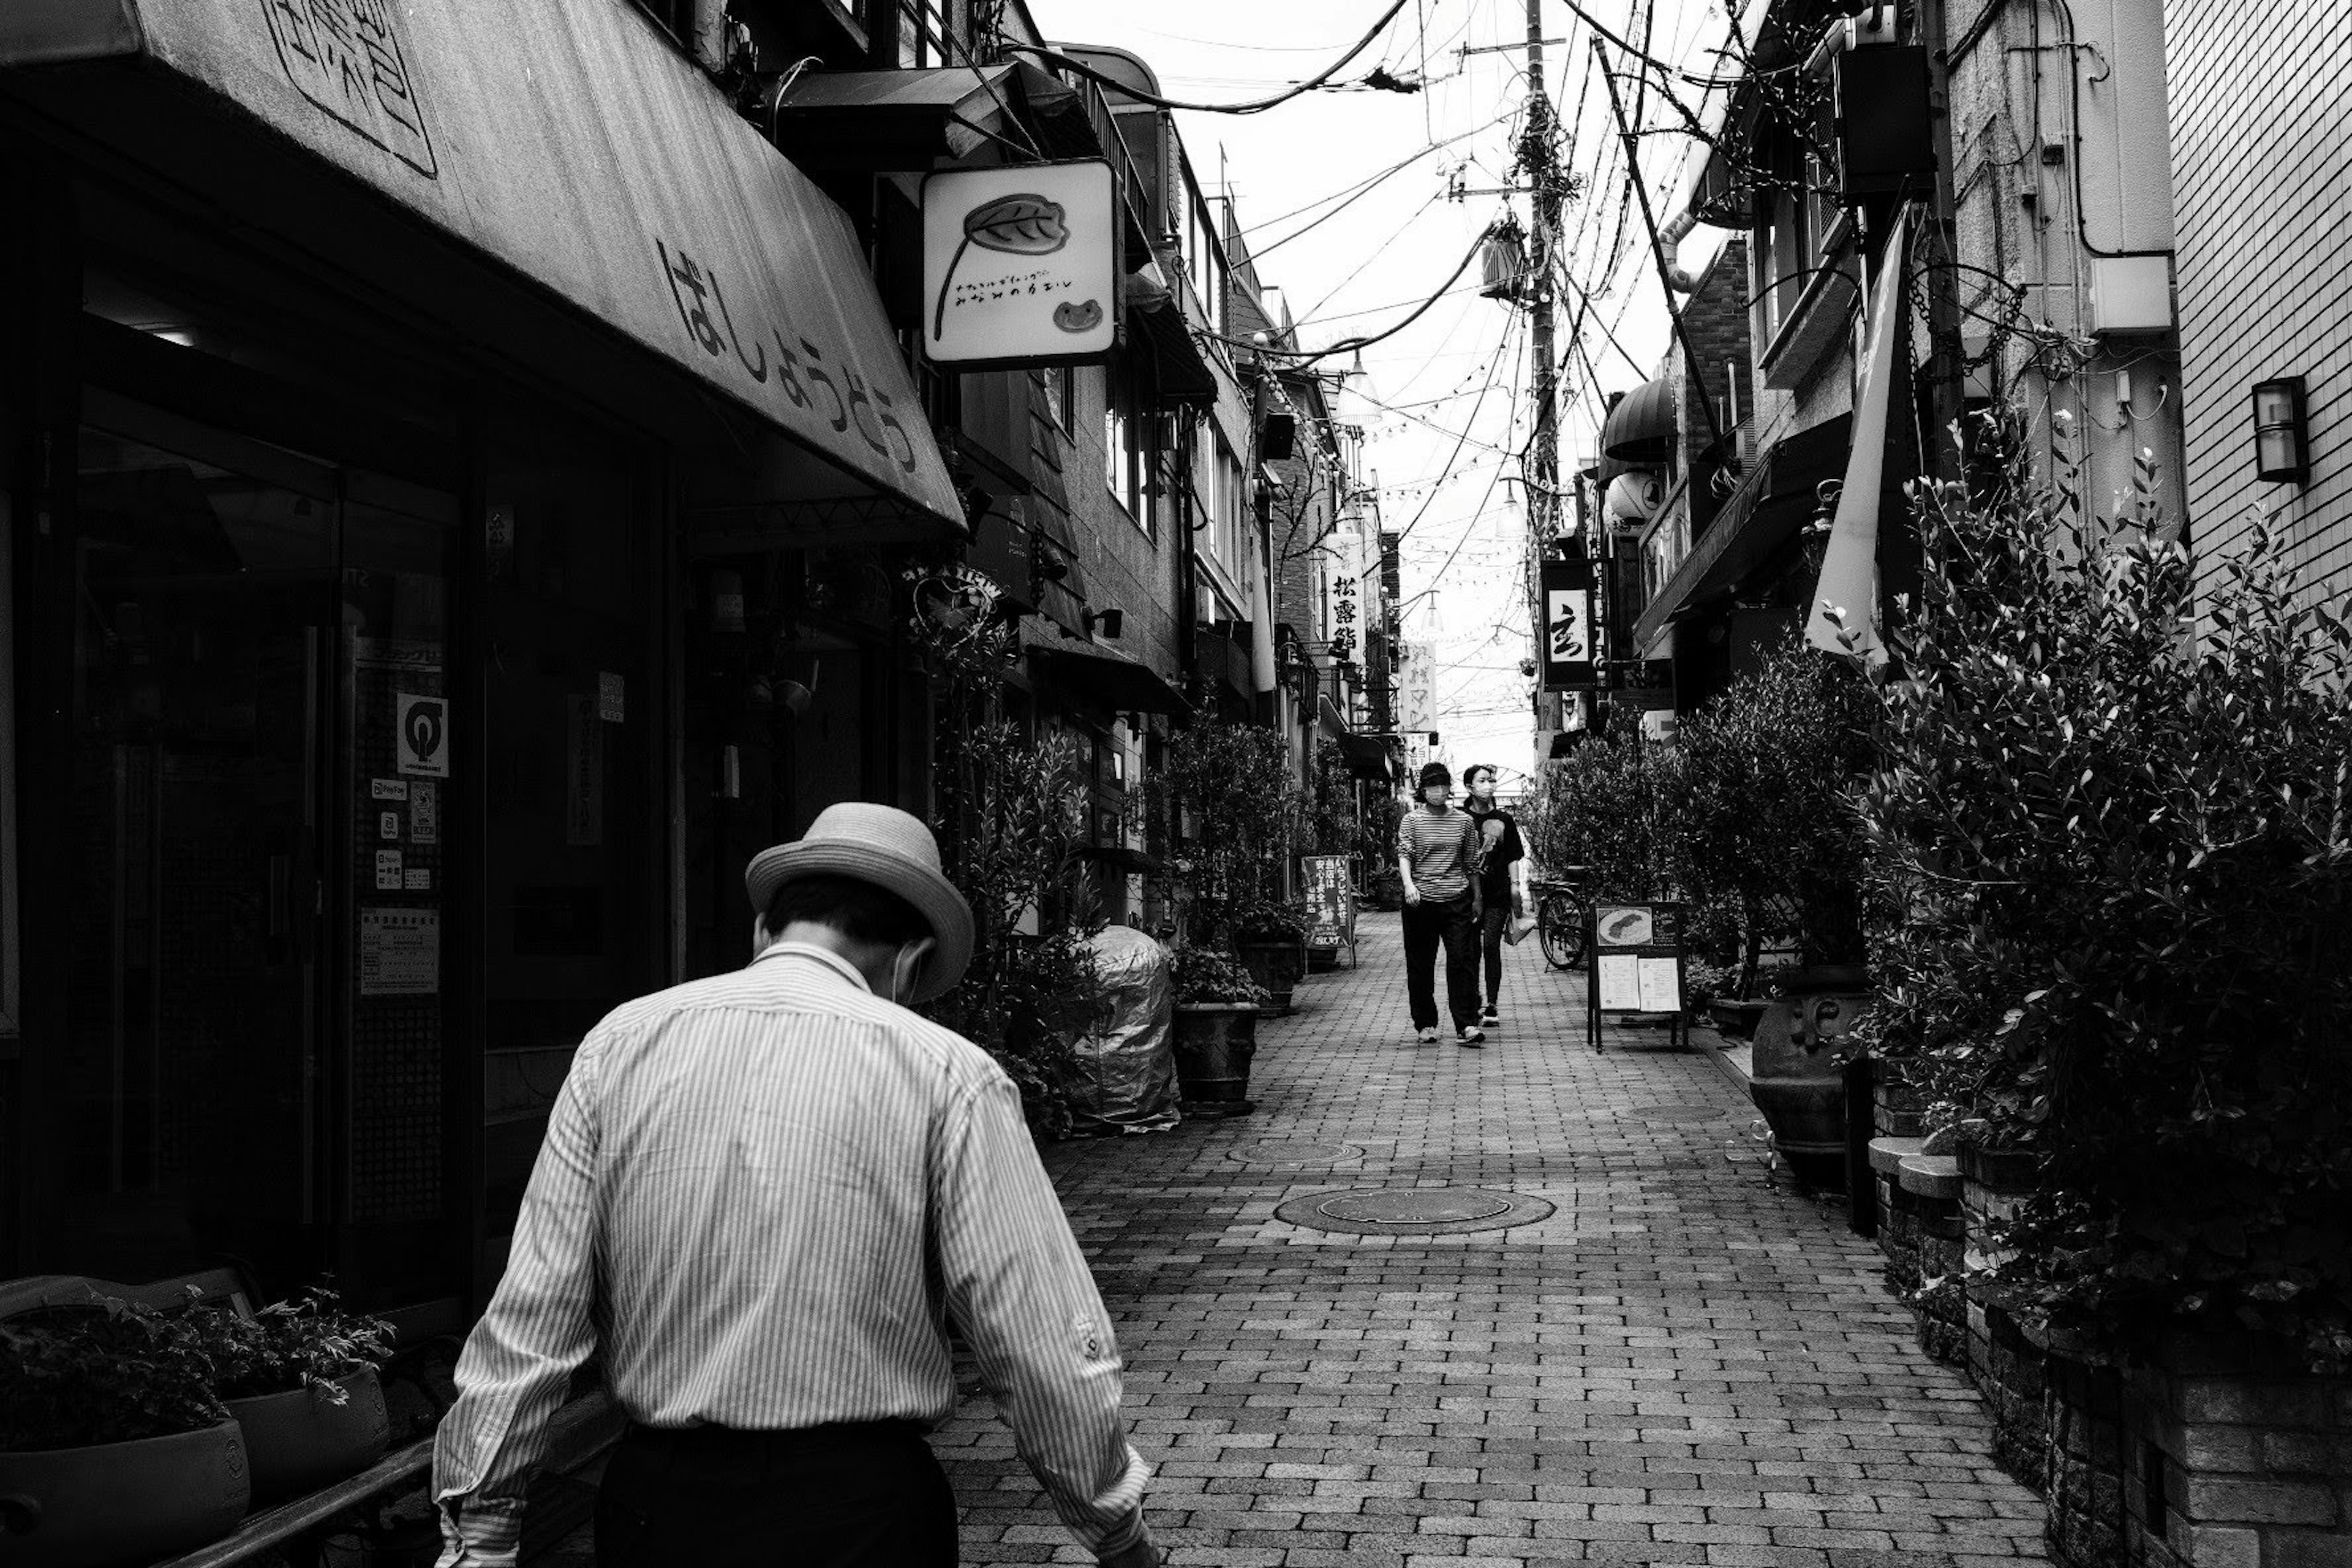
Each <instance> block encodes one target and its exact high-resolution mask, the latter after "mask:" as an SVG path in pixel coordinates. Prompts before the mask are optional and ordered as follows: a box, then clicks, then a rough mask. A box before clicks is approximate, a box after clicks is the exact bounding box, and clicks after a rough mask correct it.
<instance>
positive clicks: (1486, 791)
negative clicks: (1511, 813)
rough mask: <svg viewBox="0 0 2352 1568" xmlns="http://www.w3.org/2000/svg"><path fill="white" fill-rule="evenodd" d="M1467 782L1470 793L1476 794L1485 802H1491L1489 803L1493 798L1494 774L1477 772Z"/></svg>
mask: <svg viewBox="0 0 2352 1568" xmlns="http://www.w3.org/2000/svg"><path fill="white" fill-rule="evenodd" d="M1469 784H1470V793H1471V794H1472V795H1475V796H1476V797H1477V798H1478V799H1479V800H1482V801H1486V802H1487V803H1489V804H1491V803H1492V802H1493V801H1494V798H1495V775H1494V774H1492V773H1479V774H1477V775H1476V776H1475V777H1474V778H1472V779H1471V780H1470V781H1469Z"/></svg>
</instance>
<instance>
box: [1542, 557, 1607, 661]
mask: <svg viewBox="0 0 2352 1568" xmlns="http://www.w3.org/2000/svg"><path fill="white" fill-rule="evenodd" d="M1542 584H1543V689H1545V690H1546V691H1566V690H1571V689H1576V688H1579V687H1589V686H1591V685H1592V684H1593V682H1594V666H1593V657H1594V656H1593V647H1592V637H1593V630H1592V610H1593V575H1592V563H1591V562H1589V561H1547V562H1545V563H1543V578H1542Z"/></svg>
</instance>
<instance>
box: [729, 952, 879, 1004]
mask: <svg viewBox="0 0 2352 1568" xmlns="http://www.w3.org/2000/svg"><path fill="white" fill-rule="evenodd" d="M772 958H807V959H814V961H815V962H816V963H818V964H820V965H822V966H823V967H824V968H826V969H830V970H832V971H833V972H834V973H836V974H838V975H840V976H841V977H842V978H843V979H845V980H846V981H848V982H849V983H850V984H852V985H855V986H856V987H857V988H858V989H859V990H860V991H863V992H865V993H866V994H867V995H869V996H870V995H872V994H873V993H874V987H872V986H871V985H868V984H866V976H864V975H863V974H860V973H857V966H856V964H854V963H850V962H849V960H847V959H845V958H844V957H842V956H841V954H839V953H837V952H834V951H833V950H832V949H831V948H829V947H819V946H817V945H816V944H815V943H814V942H775V943H772V944H771V945H770V946H769V947H767V948H766V949H764V950H763V951H762V952H761V953H760V954H759V955H758V956H757V957H755V958H753V959H752V960H751V962H752V963H767V962H768V961H769V960H770V959H772Z"/></svg>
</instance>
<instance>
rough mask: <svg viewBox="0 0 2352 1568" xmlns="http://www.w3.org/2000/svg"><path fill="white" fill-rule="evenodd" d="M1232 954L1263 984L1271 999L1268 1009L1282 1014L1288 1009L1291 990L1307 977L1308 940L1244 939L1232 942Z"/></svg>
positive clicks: (1252, 977) (1284, 1014)
mask: <svg viewBox="0 0 2352 1568" xmlns="http://www.w3.org/2000/svg"><path fill="white" fill-rule="evenodd" d="M1234 957H1236V958H1238V959H1239V960H1240V961H1241V965H1242V967H1243V968H1244V969H1246V970H1248V971H1249V973H1250V978H1251V979H1253V980H1255V981H1256V982H1257V983H1258V984H1260V985H1263V986H1265V988H1266V990H1267V992H1268V993H1269V994H1272V996H1273V998H1274V1001H1273V1005H1272V1006H1271V1007H1270V1008H1269V1009H1268V1010H1269V1011H1271V1012H1273V1013H1276V1014H1279V1015H1282V1016H1288V1014H1289V1013H1290V1010H1291V1007H1290V994H1291V993H1292V992H1293V991H1294V990H1296V989H1297V985H1298V983H1299V982H1300V981H1301V980H1304V979H1305V978H1306V977H1307V943H1306V942H1305V941H1303V940H1301V941H1298V942H1289V941H1283V942H1237V943H1235V944H1234Z"/></svg>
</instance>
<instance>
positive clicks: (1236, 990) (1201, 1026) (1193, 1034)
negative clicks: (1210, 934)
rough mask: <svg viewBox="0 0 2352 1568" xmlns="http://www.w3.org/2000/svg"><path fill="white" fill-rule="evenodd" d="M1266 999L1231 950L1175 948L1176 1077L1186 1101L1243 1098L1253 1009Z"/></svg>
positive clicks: (1253, 1048) (1252, 1048)
mask: <svg viewBox="0 0 2352 1568" xmlns="http://www.w3.org/2000/svg"><path fill="white" fill-rule="evenodd" d="M1269 999H1270V998H1269V997H1268V995H1267V994H1266V991H1265V987H1264V986H1262V985H1260V984H1258V983H1257V982H1256V981H1255V980H1253V979H1251V978H1250V973H1249V971H1247V970H1246V969H1244V968H1243V967H1242V966H1241V963H1239V961H1237V960H1236V959H1235V958H1234V956H1233V955H1232V954H1231V953H1227V952H1215V951H1213V950H1212V949H1208V948H1200V947H1192V946H1184V947H1180V948H1178V949H1177V950H1176V1079H1177V1081H1178V1083H1179V1084H1180V1085H1181V1087H1182V1090H1183V1095H1184V1098H1185V1099H1186V1100H1201V1101H1207V1102H1211V1103H1216V1102H1226V1103H1231V1102H1234V1101H1239V1100H1247V1099H1248V1098H1249V1077H1250V1063H1251V1061H1252V1059H1253V1058H1255V1057H1256V1055H1257V1018H1258V1010H1259V1009H1260V1008H1262V1007H1264V1006H1265V1005H1266V1003H1267V1001H1268V1000H1269Z"/></svg>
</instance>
